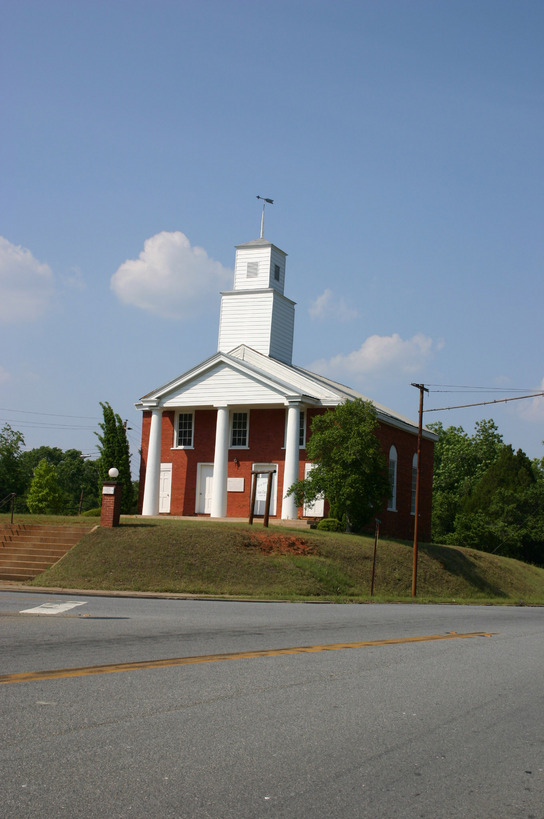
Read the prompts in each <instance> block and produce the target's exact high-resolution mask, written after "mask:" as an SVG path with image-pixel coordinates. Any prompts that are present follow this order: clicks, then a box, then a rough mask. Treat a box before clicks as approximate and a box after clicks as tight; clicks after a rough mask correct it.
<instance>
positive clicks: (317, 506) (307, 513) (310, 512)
mask: <svg viewBox="0 0 544 819" xmlns="http://www.w3.org/2000/svg"><path fill="white" fill-rule="evenodd" d="M314 466H315V464H304V477H305V478H307V477H308V475H309V474H310V472H311V471H312V469H313V468H314ZM302 514H303V515H304V517H305V518H322V517H323V515H324V514H325V498H324V497H323V496H321V497H320V498H316V499H315V501H314V502H313V503H305V504H304V506H303V507H302Z"/></svg>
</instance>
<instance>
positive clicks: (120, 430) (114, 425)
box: [96, 401, 133, 514]
mask: <svg viewBox="0 0 544 819" xmlns="http://www.w3.org/2000/svg"><path fill="white" fill-rule="evenodd" d="M100 406H101V407H102V412H103V416H104V420H103V421H101V422H100V423H99V425H98V426H99V427H100V429H101V430H102V434H100V433H98V432H97V433H96V434H97V436H98V440H99V441H100V443H99V445H98V449H99V451H100V458H99V459H98V476H99V478H98V479H99V487H100V494H101V493H102V484H103V483H104V482H105V481H108V480H110V478H109V475H108V472H109V470H110V469H111V468H112V467H115V468H116V469H118V470H119V477H118V478H117V480H118V482H119V483H121V484H122V485H123V491H122V495H121V512H122V513H123V514H128V513H130V512H131V511H132V500H133V485H132V476H131V474H130V447H129V443H128V439H127V431H126V426H125V424H124V423H123V421H122V419H121V417H120V416H119V415H118V414H117V413H115V412H114V411H113V409H112V408H111V406H110V405H109V404H108V402H107V401H106V402H104V403H102V402H100Z"/></svg>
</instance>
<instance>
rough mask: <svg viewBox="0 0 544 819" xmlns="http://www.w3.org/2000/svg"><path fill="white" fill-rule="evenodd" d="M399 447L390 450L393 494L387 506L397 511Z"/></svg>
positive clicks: (390, 473)
mask: <svg viewBox="0 0 544 819" xmlns="http://www.w3.org/2000/svg"><path fill="white" fill-rule="evenodd" d="M397 465H398V460H397V449H396V447H395V446H392V447H391V448H390V450H389V485H390V487H391V494H390V495H389V502H388V504H387V508H388V509H389V510H390V511H392V512H395V511H396V510H397Z"/></svg>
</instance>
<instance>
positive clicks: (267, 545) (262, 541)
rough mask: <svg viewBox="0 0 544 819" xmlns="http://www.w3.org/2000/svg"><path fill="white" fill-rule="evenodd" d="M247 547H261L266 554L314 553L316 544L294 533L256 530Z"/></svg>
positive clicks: (260, 549) (246, 544)
mask: <svg viewBox="0 0 544 819" xmlns="http://www.w3.org/2000/svg"><path fill="white" fill-rule="evenodd" d="M244 545H245V546H246V547H249V548H251V547H253V548H255V547H256V548H257V549H259V551H261V552H262V553H263V554H265V555H272V554H273V555H312V554H315V546H314V545H313V544H311V543H307V542H306V541H305V540H304V538H301V537H296V536H294V535H276V534H273V535H272V534H267V533H266V532H255V533H254V534H252V535H251V536H250V538H249V542H246V543H245V544H244Z"/></svg>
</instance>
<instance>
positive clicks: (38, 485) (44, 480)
mask: <svg viewBox="0 0 544 819" xmlns="http://www.w3.org/2000/svg"><path fill="white" fill-rule="evenodd" d="M26 503H27V506H28V508H29V510H30V512H31V513H32V514H33V515H38V514H45V515H51V514H58V513H59V512H62V511H63V496H62V492H61V489H60V486H59V479H58V475H57V470H56V468H55V467H54V466H53V464H51V463H49V462H48V461H47V460H46V459H45V458H43V459H42V460H41V461H40V463H39V464H38V466H37V467H36V469H35V470H34V477H33V478H32V482H31V484H30V489H29V490H28V495H27V498H26Z"/></svg>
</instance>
